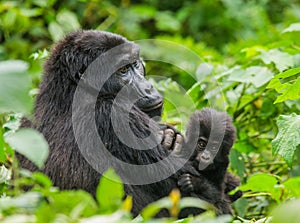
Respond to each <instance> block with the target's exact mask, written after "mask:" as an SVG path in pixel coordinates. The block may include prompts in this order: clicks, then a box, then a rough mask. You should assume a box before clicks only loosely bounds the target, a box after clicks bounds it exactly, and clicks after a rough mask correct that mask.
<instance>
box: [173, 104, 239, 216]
mask: <svg viewBox="0 0 300 223" xmlns="http://www.w3.org/2000/svg"><path fill="white" fill-rule="evenodd" d="M235 135H236V130H235V127H234V126H233V124H232V120H231V118H230V117H229V115H228V114H226V113H225V112H218V111H216V110H214V109H211V108H205V109H202V110H200V111H196V112H195V113H193V114H192V116H191V120H190V123H189V125H188V127H187V133H186V141H185V143H184V145H183V149H182V151H181V154H182V155H183V156H185V157H188V156H189V154H192V156H191V157H190V158H189V160H190V162H191V163H192V165H193V166H194V167H195V168H196V169H198V170H199V172H200V174H201V175H200V177H199V176H197V177H195V176H192V175H191V174H188V173H187V174H183V175H181V176H180V178H179V181H178V185H179V187H180V189H181V191H183V192H185V193H189V194H190V195H192V196H197V197H199V198H201V199H203V200H206V201H208V202H209V203H212V204H213V205H214V206H215V207H216V208H217V214H219V215H221V214H232V211H231V207H230V202H233V201H235V200H237V199H238V198H240V197H241V196H242V192H241V191H238V192H236V193H235V194H234V195H228V194H227V193H228V192H229V191H231V190H233V189H234V188H236V187H237V186H238V185H239V184H240V181H239V179H238V178H237V177H235V176H234V175H232V174H231V173H229V172H227V167H228V164H229V157H228V156H229V152H230V149H231V147H232V145H233V143H234V141H235Z"/></svg>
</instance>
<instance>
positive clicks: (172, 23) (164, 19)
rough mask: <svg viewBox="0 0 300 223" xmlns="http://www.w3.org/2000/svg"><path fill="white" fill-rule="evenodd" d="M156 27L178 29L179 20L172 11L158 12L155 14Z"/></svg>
mask: <svg viewBox="0 0 300 223" xmlns="http://www.w3.org/2000/svg"><path fill="white" fill-rule="evenodd" d="M155 19H156V27H157V29H159V30H163V31H178V30H179V29H180V23H179V21H177V20H176V18H174V16H173V15H172V14H171V13H170V12H167V11H165V12H158V13H157V14H156V16H155Z"/></svg>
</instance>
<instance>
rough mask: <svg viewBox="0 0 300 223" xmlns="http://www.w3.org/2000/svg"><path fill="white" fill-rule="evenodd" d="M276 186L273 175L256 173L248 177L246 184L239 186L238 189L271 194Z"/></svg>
mask: <svg viewBox="0 0 300 223" xmlns="http://www.w3.org/2000/svg"><path fill="white" fill-rule="evenodd" d="M276 184H277V179H276V177H274V176H273V175H270V174H265V173H258V174H254V175H252V176H250V177H249V179H248V181H247V183H246V184H244V185H242V186H239V189H240V190H252V191H259V192H271V191H272V190H273V189H274V186H275V185H276Z"/></svg>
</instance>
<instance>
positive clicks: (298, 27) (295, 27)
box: [282, 23, 300, 33]
mask: <svg viewBox="0 0 300 223" xmlns="http://www.w3.org/2000/svg"><path fill="white" fill-rule="evenodd" d="M299 31H300V23H293V24H291V25H290V26H289V27H288V28H286V29H284V30H283V31H282V32H283V33H287V32H299Z"/></svg>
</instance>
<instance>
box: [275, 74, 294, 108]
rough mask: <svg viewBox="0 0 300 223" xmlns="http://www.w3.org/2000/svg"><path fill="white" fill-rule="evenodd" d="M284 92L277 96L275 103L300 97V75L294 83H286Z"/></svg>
mask: <svg viewBox="0 0 300 223" xmlns="http://www.w3.org/2000/svg"><path fill="white" fill-rule="evenodd" d="M286 87H287V88H286V89H285V90H284V92H283V93H282V94H281V95H279V96H278V97H277V99H276V100H275V102H274V103H279V102H283V101H286V100H296V99H298V98H300V77H298V78H297V80H296V82H295V83H293V84H292V85H286Z"/></svg>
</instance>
